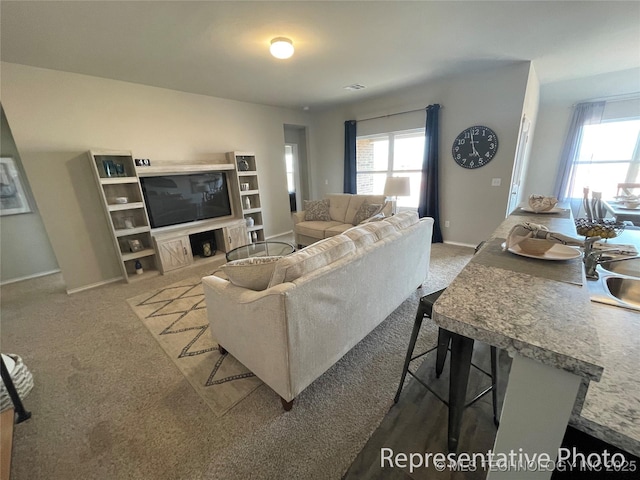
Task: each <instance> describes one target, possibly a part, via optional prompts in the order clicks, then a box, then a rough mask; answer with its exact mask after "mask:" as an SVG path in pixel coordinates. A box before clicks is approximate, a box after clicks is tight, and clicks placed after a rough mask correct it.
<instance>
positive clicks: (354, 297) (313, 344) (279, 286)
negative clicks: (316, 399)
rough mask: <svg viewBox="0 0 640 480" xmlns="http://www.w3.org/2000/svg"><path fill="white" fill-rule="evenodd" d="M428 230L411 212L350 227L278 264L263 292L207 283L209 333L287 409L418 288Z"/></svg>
mask: <svg viewBox="0 0 640 480" xmlns="http://www.w3.org/2000/svg"><path fill="white" fill-rule="evenodd" d="M432 230H433V219H432V218H423V219H420V220H419V219H418V216H417V214H416V213H415V212H403V213H400V214H398V215H395V216H393V217H389V218H386V219H384V220H381V221H378V222H371V223H367V224H364V225H361V226H357V227H352V228H350V229H348V230H346V231H345V232H344V233H342V234H339V235H335V236H332V237H330V238H327V239H324V240H321V241H320V242H317V243H315V244H314V245H311V246H309V247H306V248H304V249H302V250H299V251H297V252H295V253H293V254H292V255H289V256H286V257H281V258H279V259H276V260H275V261H274V262H272V264H273V269H272V270H271V271H270V272H268V275H269V277H268V278H267V279H266V280H265V285H267V288H266V289H264V290H262V291H255V290H250V289H247V288H243V287H240V286H238V285H235V284H234V283H232V282H231V281H228V280H225V279H222V278H219V277H216V276H209V277H205V278H203V279H202V283H203V288H204V292H205V298H206V304H207V316H208V319H209V323H210V325H211V333H212V335H213V337H214V338H215V339H216V340H217V341H218V343H219V344H220V346H221V347H223V349H224V350H227V351H228V352H229V353H230V354H231V355H233V356H234V357H235V358H237V359H238V360H239V361H240V362H241V363H242V364H244V365H245V366H246V367H247V368H248V369H249V370H251V371H252V372H253V373H255V374H256V376H257V377H258V378H260V379H261V380H262V381H263V382H264V383H266V384H267V385H268V386H269V387H271V388H272V389H273V390H274V391H275V392H276V393H277V394H278V395H280V397H281V399H282V402H283V406H284V408H285V410H288V409H290V408H291V405H292V402H293V399H294V398H295V397H296V396H298V395H299V394H300V392H302V391H303V390H304V389H305V388H306V387H307V386H309V385H310V384H311V383H312V382H313V381H314V380H315V379H317V378H318V377H319V376H321V375H322V374H323V373H324V372H325V371H327V370H328V369H329V368H330V367H331V366H332V365H333V364H334V363H336V362H337V361H338V360H339V359H340V358H342V356H343V355H345V354H346V353H347V352H348V351H349V350H350V349H351V348H352V347H353V346H354V345H356V344H357V343H358V342H360V341H361V340H362V339H363V338H364V337H365V336H367V335H368V334H369V333H370V332H371V331H372V330H373V329H374V328H375V327H376V326H378V325H379V324H380V323H381V322H382V321H383V320H384V319H385V318H387V316H388V315H389V314H390V313H391V312H393V311H394V310H395V309H396V308H397V307H398V306H399V305H400V304H401V303H402V302H403V301H404V300H405V299H406V298H407V297H409V295H410V294H411V293H412V292H413V291H414V290H415V289H416V288H417V287H418V286H420V285H421V284H422V283H423V282H424V280H425V279H426V277H427V272H428V270H429V257H430V254H431V236H432ZM249 267H250V268H251V266H249ZM264 267H265V264H260V265H259V268H263V269H264ZM230 278H231V276H230Z"/></svg>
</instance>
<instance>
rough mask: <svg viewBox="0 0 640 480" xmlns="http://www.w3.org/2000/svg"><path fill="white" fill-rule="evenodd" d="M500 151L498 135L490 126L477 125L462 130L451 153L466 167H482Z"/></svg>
mask: <svg viewBox="0 0 640 480" xmlns="http://www.w3.org/2000/svg"><path fill="white" fill-rule="evenodd" d="M497 151H498V136H497V135H496V133H495V132H494V131H493V130H491V129H490V128H489V127H484V126H482V125H476V126H473V127H469V128H466V129H464V130H463V131H462V132H460V135H458V136H457V137H456V139H455V140H454V141H453V146H452V147H451V154H452V155H453V159H454V160H455V162H456V163H457V164H458V165H460V166H461V167H464V168H480V167H482V166H484V165H486V164H487V163H489V162H490V161H491V160H492V159H493V157H494V156H495V154H496V152H497Z"/></svg>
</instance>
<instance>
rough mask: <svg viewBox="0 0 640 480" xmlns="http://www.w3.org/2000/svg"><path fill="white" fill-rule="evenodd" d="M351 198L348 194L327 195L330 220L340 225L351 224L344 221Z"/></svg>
mask: <svg viewBox="0 0 640 480" xmlns="http://www.w3.org/2000/svg"><path fill="white" fill-rule="evenodd" d="M352 196H353V195H351V194H350V193H330V194H328V195H327V199H328V200H329V215H330V216H331V220H335V221H336V222H340V223H351V222H346V221H345V215H346V214H347V208H348V207H349V201H350V200H351V197H352Z"/></svg>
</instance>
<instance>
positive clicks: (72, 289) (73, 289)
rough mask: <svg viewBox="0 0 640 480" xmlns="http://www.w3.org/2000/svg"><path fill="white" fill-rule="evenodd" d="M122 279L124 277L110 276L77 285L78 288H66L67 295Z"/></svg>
mask: <svg viewBox="0 0 640 480" xmlns="http://www.w3.org/2000/svg"><path fill="white" fill-rule="evenodd" d="M122 279H124V277H114V278H110V279H109V280H103V281H102V282H96V283H91V284H89V285H83V286H82V287H78V288H67V295H73V294H74V293H79V292H84V291H85V290H91V289H92V288H97V287H102V286H103V285H108V284H110V283H115V282H119V281H120V280H122Z"/></svg>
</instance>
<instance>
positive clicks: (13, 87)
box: [0, 62, 309, 290]
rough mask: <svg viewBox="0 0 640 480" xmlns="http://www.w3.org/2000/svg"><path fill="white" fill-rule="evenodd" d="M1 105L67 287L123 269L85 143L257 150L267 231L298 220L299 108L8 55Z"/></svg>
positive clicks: (184, 154)
mask: <svg viewBox="0 0 640 480" xmlns="http://www.w3.org/2000/svg"><path fill="white" fill-rule="evenodd" d="M0 81H1V82H2V83H1V91H2V104H3V106H4V108H5V111H6V114H7V118H8V119H9V122H11V127H12V131H13V135H14V137H15V141H16V144H17V145H18V146H19V147H20V153H21V155H22V161H23V164H24V168H25V171H26V173H27V176H28V177H29V180H30V181H31V186H32V189H33V194H34V196H35V199H36V201H37V202H38V205H39V206H40V209H41V215H42V219H43V221H44V224H45V227H46V229H47V232H48V234H49V240H50V241H51V244H52V246H53V249H54V251H55V253H56V257H57V259H58V263H59V264H60V268H61V269H62V273H63V276H64V280H65V282H66V284H67V289H68V290H77V289H80V288H84V287H88V286H93V285H99V284H101V283H104V282H106V281H110V280H112V279H114V278H117V277H119V276H120V271H119V266H118V259H117V256H116V252H115V251H114V248H113V245H112V242H111V240H110V237H109V235H110V233H109V230H108V228H107V222H106V220H105V218H104V213H103V212H102V209H101V206H100V202H99V196H98V193H97V191H96V187H95V182H94V180H93V177H92V174H91V170H90V168H89V161H88V159H87V154H86V152H87V151H88V150H90V149H111V150H130V151H132V153H133V155H134V157H142V158H149V159H151V161H152V162H153V164H158V163H174V164H179V163H182V164H188V163H195V162H205V161H207V160H209V159H212V157H214V156H216V155H218V154H220V153H223V152H227V151H233V150H239V151H252V152H255V154H256V159H257V162H258V175H259V177H260V185H261V188H262V191H263V193H262V195H261V200H262V206H263V210H264V211H263V217H264V221H265V234H266V235H267V236H271V235H278V234H280V233H284V232H287V231H290V230H291V229H292V222H291V215H290V213H289V201H288V195H287V189H286V187H283V185H286V172H285V165H284V162H283V161H282V156H283V152H284V132H283V125H284V124H293V125H308V124H309V122H308V114H306V113H305V112H302V111H297V110H291V109H283V108H274V107H268V106H262V105H255V104H249V103H244V102H237V101H231V100H225V99H220V98H213V97H206V96H202V95H195V94H188V93H183V92H177V91H173V90H167V89H162V88H155V87H148V86H143V85H138V84H132V83H126V82H119V81H114V80H107V79H103V78H97V77H90V76H86V75H78V74H72V73H65V72H59V71H53V70H47V69H41V68H34V67H28V66H24V65H17V64H11V63H6V62H3V63H2V77H1V79H0Z"/></svg>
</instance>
